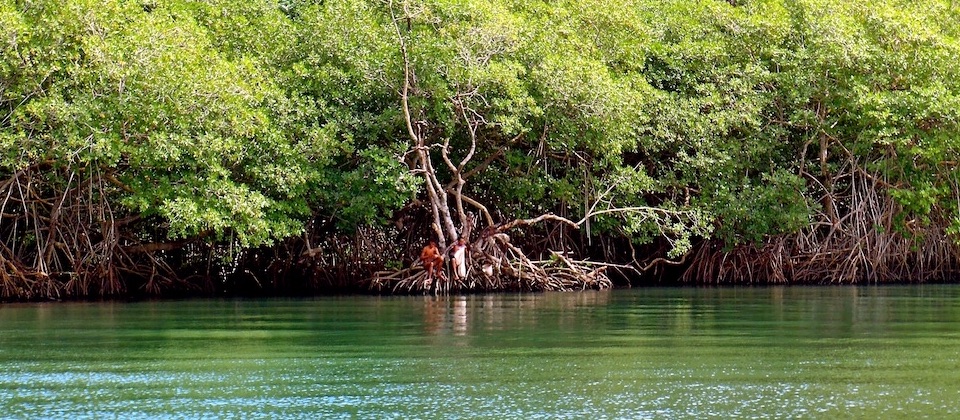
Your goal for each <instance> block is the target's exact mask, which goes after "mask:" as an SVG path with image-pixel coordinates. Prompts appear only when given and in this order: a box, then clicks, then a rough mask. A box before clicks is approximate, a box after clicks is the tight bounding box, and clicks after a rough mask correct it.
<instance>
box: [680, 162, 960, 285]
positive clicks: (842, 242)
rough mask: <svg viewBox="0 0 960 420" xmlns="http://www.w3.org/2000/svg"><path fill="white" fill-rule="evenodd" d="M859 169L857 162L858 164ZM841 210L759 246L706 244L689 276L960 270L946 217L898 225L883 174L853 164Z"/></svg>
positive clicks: (942, 275) (885, 275)
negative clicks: (870, 173) (861, 168)
mask: <svg viewBox="0 0 960 420" xmlns="http://www.w3.org/2000/svg"><path fill="white" fill-rule="evenodd" d="M854 169H859V168H858V167H856V166H854ZM848 177H849V179H850V181H849V182H850V186H849V187H848V188H849V189H848V190H847V191H845V192H844V197H843V199H842V200H841V199H837V198H835V197H826V198H828V199H829V200H830V201H831V202H839V203H843V204H845V206H844V207H843V208H841V209H839V210H841V211H840V212H839V214H833V215H831V214H827V213H826V211H825V212H824V213H822V214H820V215H819V216H818V220H819V221H820V222H819V223H816V224H814V225H812V226H811V227H809V228H806V229H804V230H803V231H801V232H799V233H797V234H793V235H785V236H778V237H773V238H770V239H768V240H766V241H765V242H764V243H762V244H760V245H741V246H737V247H734V248H733V249H724V248H723V247H722V246H721V245H720V244H716V243H706V244H704V245H703V246H700V247H699V248H698V249H697V250H696V251H695V253H694V255H692V257H693V258H692V260H693V263H692V264H691V265H690V266H689V267H688V269H687V270H686V272H685V273H684V274H683V277H682V279H683V281H685V282H711V283H713V282H716V283H736V284H749V283H799V284H850V283H883V282H888V283H889V282H933V281H951V280H956V279H957V278H958V276H960V266H958V261H960V249H958V247H957V245H956V244H955V243H954V242H953V241H951V240H949V239H947V238H949V237H950V235H949V234H948V233H947V232H946V230H945V226H948V225H949V222H948V221H946V220H937V219H935V218H933V217H931V221H930V222H929V223H928V224H926V226H918V225H917V224H915V223H911V222H907V223H906V226H905V227H899V226H898V223H897V222H896V217H897V215H898V214H899V213H900V212H901V211H902V208H901V206H900V205H899V204H898V203H897V202H896V201H895V200H894V199H893V198H892V197H890V196H889V195H888V194H885V193H884V192H883V189H884V188H885V186H884V185H882V184H881V181H879V177H875V176H870V175H869V174H867V173H865V172H864V171H862V170H851V171H850V172H849V173H848Z"/></svg>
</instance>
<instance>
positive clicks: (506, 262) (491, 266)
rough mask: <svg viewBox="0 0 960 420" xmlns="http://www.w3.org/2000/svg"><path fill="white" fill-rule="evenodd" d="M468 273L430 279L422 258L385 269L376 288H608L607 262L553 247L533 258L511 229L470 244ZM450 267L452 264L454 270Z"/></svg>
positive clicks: (447, 290) (438, 291)
mask: <svg viewBox="0 0 960 420" xmlns="http://www.w3.org/2000/svg"><path fill="white" fill-rule="evenodd" d="M468 249H469V253H468V261H467V267H468V270H467V276H466V277H465V278H455V277H454V276H451V275H447V276H445V277H443V278H439V279H436V278H435V279H432V280H431V279H428V278H427V275H426V272H425V271H424V270H423V267H421V266H420V264H419V263H415V264H414V265H413V266H411V267H409V268H405V269H401V270H391V271H380V272H377V273H376V274H375V275H374V276H373V278H371V279H370V280H369V284H370V289H371V290H375V291H378V292H388V291H389V292H391V293H423V292H428V293H434V294H446V293H451V292H470V291H569V290H584V289H598V290H600V289H608V288H610V287H612V285H613V284H612V282H611V281H610V279H609V278H608V277H607V275H606V271H607V269H608V268H609V266H608V265H607V264H598V263H591V262H587V261H576V260H573V259H571V258H569V257H567V256H564V255H562V254H560V253H556V252H552V253H551V257H550V258H549V259H547V260H543V261H533V260H531V259H529V258H528V257H527V256H526V255H525V254H524V253H523V251H521V250H520V249H519V248H517V247H516V246H514V245H513V244H512V243H510V237H509V236H508V235H507V234H505V233H495V234H492V235H489V236H485V237H482V238H480V239H479V240H477V241H475V242H473V243H471V244H470V245H469V248H468ZM448 271H449V270H448Z"/></svg>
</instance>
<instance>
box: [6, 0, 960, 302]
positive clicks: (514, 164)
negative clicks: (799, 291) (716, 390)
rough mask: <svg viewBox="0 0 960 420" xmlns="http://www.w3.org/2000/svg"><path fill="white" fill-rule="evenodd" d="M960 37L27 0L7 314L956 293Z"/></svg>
mask: <svg viewBox="0 0 960 420" xmlns="http://www.w3.org/2000/svg"><path fill="white" fill-rule="evenodd" d="M958 36H960V3H958V4H955V2H954V1H951V0H919V1H902V0H890V1H882V0H866V1H861V2H852V1H846V0H742V1H740V0H736V1H735V0H727V1H719V0H705V1H686V0H559V1H545V0H336V1H331V0H248V1H235V0H234V1H228V0H206V1H198V0H66V1H63V0H56V1H54V0H0V300H6V301H10V300H40V299H86V298H96V299H99V298H126V297H157V296H164V297H167V296H198V295H203V296H209V295H221V294H252V295H277V294H283V295H309V294H322V293H343V292H362V293H450V292H453V293H463V292H477V291H539V290H575V289H602V288H609V287H616V286H628V285H646V284H773V283H776V284H838V283H889V282H945V281H955V280H958V279H960V168H958V165H960V38H958ZM428 244H429V245H428Z"/></svg>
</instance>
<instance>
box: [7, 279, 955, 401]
mask: <svg viewBox="0 0 960 420" xmlns="http://www.w3.org/2000/svg"><path fill="white" fill-rule="evenodd" d="M958 331H960V287H957V286H937V287H927V286H924V287H909V288H900V287H891V288H885V287H849V288H848V287H829V288H783V287H771V288H716V289H634V290H619V291H603V292H585V293H547V294H517V295H476V296H447V297H375V298H371V297H356V296H352V297H333V298H318V299H290V300H283V299H269V300H210V301H183V302H141V303H136V304H122V303H108V304H63V305H59V304H58V305H4V306H0V413H3V414H0V417H2V416H10V417H13V418H37V417H64V418H76V417H95V418H99V417H113V418H118V417H119V418H156V417H161V418H225V417H232V418H251V417H253V418H257V417H261V418H262V417H268V418H275V417H282V418H476V417H484V418H503V417H509V418H649V417H657V418H660V417H669V418H676V417H682V418H710V417H713V418H728V417H775V418H792V417H808V416H816V417H823V418H835V417H855V418H863V417H881V418H886V417H924V416H926V417H951V416H955V415H958V414H960V413H958V411H960V406H958V405H957V404H956V401H957V398H958V397H960V385H958V384H957V382H956V378H955V376H956V367H957V366H958V363H960V333H958Z"/></svg>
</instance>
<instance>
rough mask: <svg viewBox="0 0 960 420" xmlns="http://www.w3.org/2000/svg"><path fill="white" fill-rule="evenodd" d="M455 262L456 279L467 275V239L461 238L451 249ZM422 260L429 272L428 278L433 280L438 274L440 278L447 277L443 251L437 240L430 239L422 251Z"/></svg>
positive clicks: (452, 258) (454, 272)
mask: <svg viewBox="0 0 960 420" xmlns="http://www.w3.org/2000/svg"><path fill="white" fill-rule="evenodd" d="M450 251H451V252H450V253H451V254H452V257H451V260H452V262H453V275H454V278H456V279H464V278H466V277H467V240H466V239H464V238H460V239H458V240H457V243H456V244H454V245H453V247H451V249H450ZM420 262H421V263H422V264H423V269H424V270H425V271H426V272H427V280H433V276H434V275H436V276H437V278H439V279H445V278H446V276H445V275H444V273H443V253H441V252H440V249H438V248H437V242H436V241H430V242H429V243H427V246H425V247H423V251H420Z"/></svg>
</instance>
